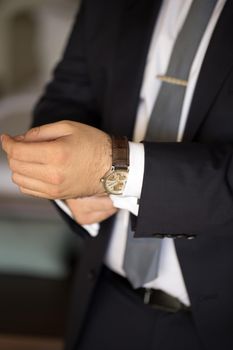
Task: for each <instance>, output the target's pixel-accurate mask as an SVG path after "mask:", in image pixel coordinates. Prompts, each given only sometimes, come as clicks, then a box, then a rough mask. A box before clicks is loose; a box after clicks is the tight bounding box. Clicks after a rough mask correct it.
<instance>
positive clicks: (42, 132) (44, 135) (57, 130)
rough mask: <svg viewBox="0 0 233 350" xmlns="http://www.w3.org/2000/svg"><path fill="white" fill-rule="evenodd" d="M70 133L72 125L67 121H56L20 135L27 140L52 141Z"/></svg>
mask: <svg viewBox="0 0 233 350" xmlns="http://www.w3.org/2000/svg"><path fill="white" fill-rule="evenodd" d="M70 134H71V130H70V127H69V125H68V124H67V123H66V122H56V123H51V124H45V125H42V126H37V127H35V128H32V129H30V130H28V131H27V132H26V133H25V134H24V135H21V136H20V137H22V138H23V141H26V142H43V141H52V140H55V139H58V138H60V137H63V136H68V135H70Z"/></svg>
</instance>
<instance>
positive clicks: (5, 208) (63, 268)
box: [0, 0, 79, 350]
mask: <svg viewBox="0 0 233 350" xmlns="http://www.w3.org/2000/svg"><path fill="white" fill-rule="evenodd" d="M78 7H79V1H78V0H0V133H9V134H11V135H16V134H20V133H22V132H25V131H26V130H27V128H28V127H29V125H30V123H31V110H32V108H33V105H34V103H35V101H36V100H37V99H38V97H39V95H40V93H41V91H42V88H43V86H44V84H45V83H46V81H48V80H49V78H50V75H51V71H52V68H53V66H54V65H55V63H56V62H57V60H58V59H59V58H60V56H61V53H62V50H63V47H64V44H65V41H66V38H67V36H68V33H69V32H70V28H71V25H72V22H73V18H74V16H75V15H76V12H77V9H78ZM78 248H79V242H77V241H76V238H75V237H74V236H73V234H72V233H71V232H70V231H69V229H68V228H67V226H66V225H65V224H64V223H63V222H62V221H61V219H60V217H59V216H58V214H57V213H56V211H55V209H54V207H53V205H52V204H51V203H50V202H49V201H44V200H38V199H32V198H29V197H25V196H23V195H21V194H20V193H19V191H18V189H17V188H16V186H14V185H13V184H12V182H11V175H10V172H9V170H8V167H7V162H6V159H5V156H4V154H3V152H2V150H1V149H0V349H4V350H7V349H9V350H17V349H18V350H19V349H23V350H27V349H30V350H34V349H35V350H39V349H43V350H44V349H46V350H49V349H56V350H58V349H61V348H62V340H63V335H64V331H65V319H66V313H67V305H68V299H69V290H70V275H71V273H72V268H71V267H72V264H71V262H72V261H74V262H75V261H76V252H77V250H78Z"/></svg>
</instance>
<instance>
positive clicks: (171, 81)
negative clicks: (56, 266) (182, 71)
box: [156, 75, 188, 86]
mask: <svg viewBox="0 0 233 350" xmlns="http://www.w3.org/2000/svg"><path fill="white" fill-rule="evenodd" d="M156 78H157V79H159V80H161V81H164V82H165V83H169V84H173V85H180V86H187V85H188V81H187V80H182V79H177V78H173V77H169V76H167V75H156Z"/></svg>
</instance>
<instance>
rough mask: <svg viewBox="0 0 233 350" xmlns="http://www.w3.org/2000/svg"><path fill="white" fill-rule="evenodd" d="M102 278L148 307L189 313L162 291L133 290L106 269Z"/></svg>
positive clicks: (126, 282)
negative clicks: (122, 288) (125, 289)
mask: <svg viewBox="0 0 233 350" xmlns="http://www.w3.org/2000/svg"><path fill="white" fill-rule="evenodd" d="M103 276H104V277H106V278H107V279H108V280H110V281H111V282H112V283H113V284H118V286H123V287H124V288H127V290H128V291H130V292H131V293H133V294H134V295H136V296H138V297H139V298H140V299H141V301H142V302H143V303H144V304H147V305H150V306H151V307H152V308H155V309H158V310H161V311H166V312H178V311H187V312H189V311H191V308H190V307H188V306H186V305H185V304H183V303H182V302H181V301H180V300H179V299H177V298H175V297H173V296H172V295H169V294H167V293H165V292H164V291H162V290H159V289H147V288H137V289H133V288H132V287H131V284H130V282H129V281H128V280H127V279H126V278H124V277H122V276H120V275H118V274H117V273H115V272H113V271H111V270H110V269H108V268H107V267H104V268H103Z"/></svg>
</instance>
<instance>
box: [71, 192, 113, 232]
mask: <svg viewBox="0 0 233 350" xmlns="http://www.w3.org/2000/svg"><path fill="white" fill-rule="evenodd" d="M66 204H67V205H68V207H69V208H70V210H71V212H72V214H73V216H74V219H75V220H76V221H77V222H78V223H79V224H80V225H90V224H94V223H97V222H101V221H103V220H106V219H107V218H109V217H110V216H112V215H113V214H115V213H116V212H117V209H116V208H115V207H114V206H113V204H112V201H111V199H110V198H109V197H108V196H106V195H104V196H93V197H86V198H79V199H67V200H66Z"/></svg>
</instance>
